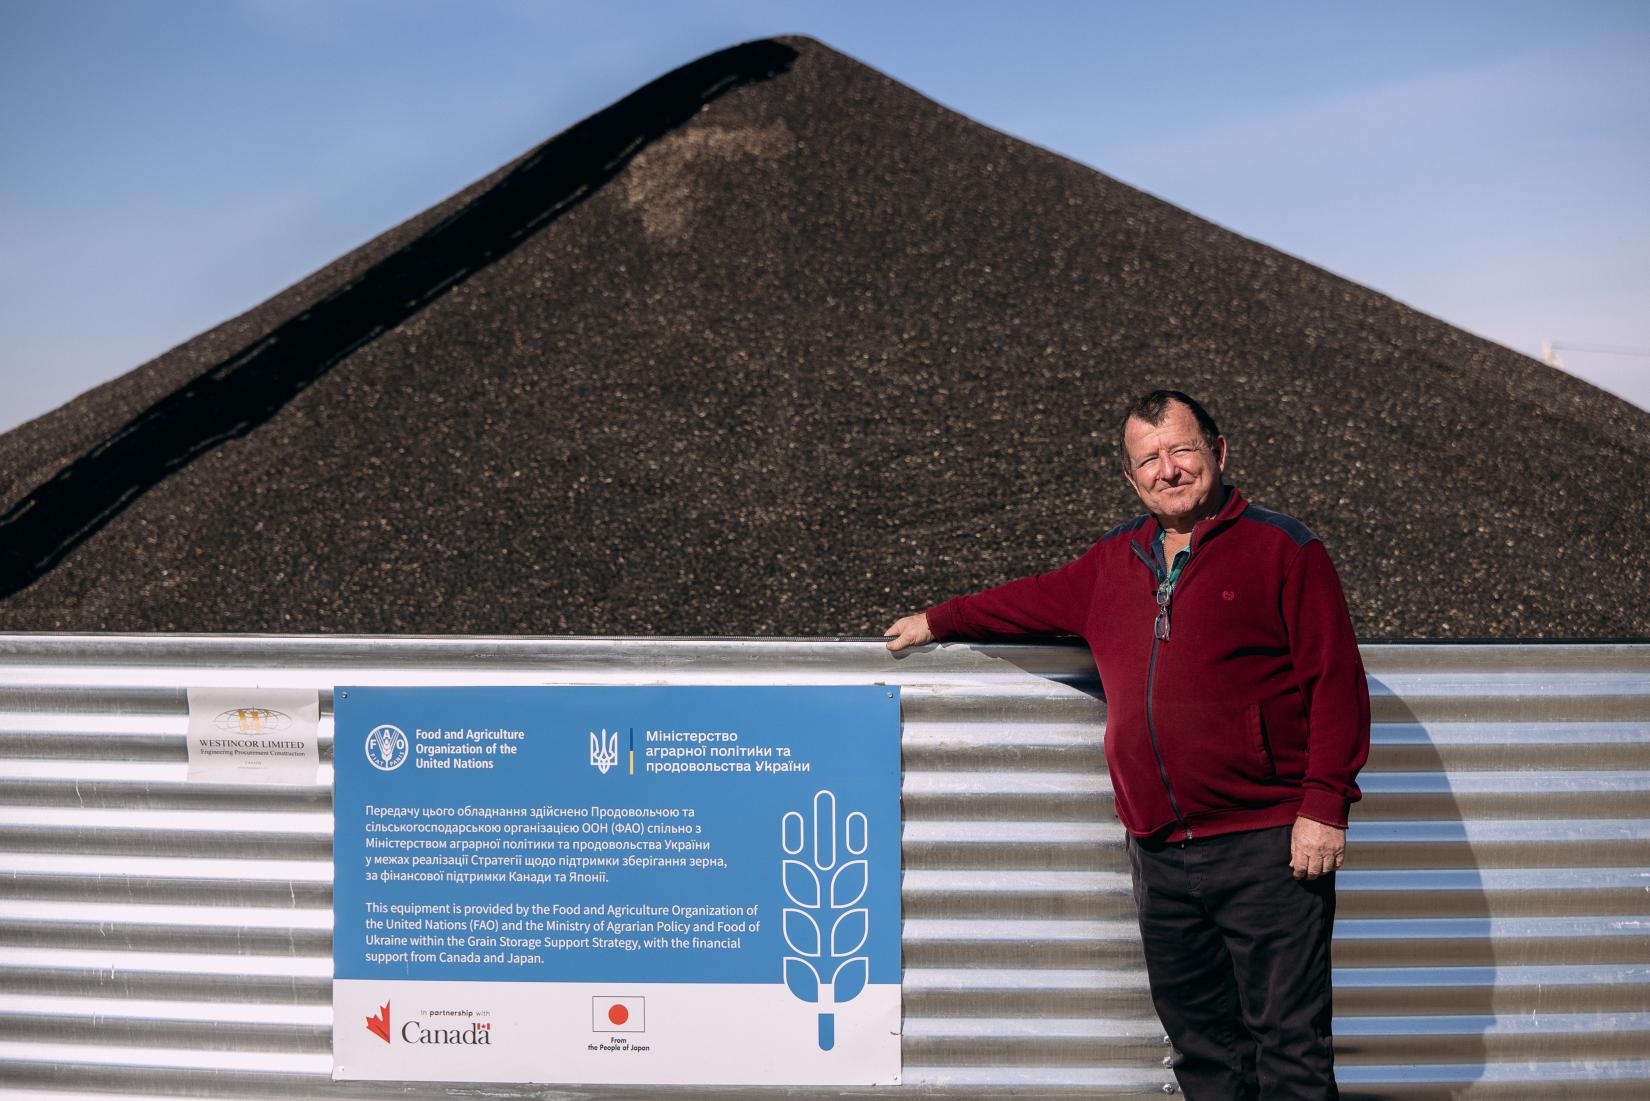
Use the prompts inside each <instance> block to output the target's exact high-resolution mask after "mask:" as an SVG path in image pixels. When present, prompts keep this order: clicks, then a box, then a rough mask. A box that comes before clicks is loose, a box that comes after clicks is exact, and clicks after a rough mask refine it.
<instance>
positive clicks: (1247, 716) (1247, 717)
mask: <svg viewBox="0 0 1650 1101" xmlns="http://www.w3.org/2000/svg"><path fill="white" fill-rule="evenodd" d="M1243 728H1244V733H1245V735H1246V737H1245V741H1246V742H1247V743H1248V746H1249V755H1250V756H1251V757H1253V758H1254V759H1255V760H1256V761H1257V762H1258V763H1259V765H1260V775H1261V778H1262V779H1266V780H1270V779H1273V778H1274V777H1276V776H1277V774H1278V767H1277V765H1276V764H1275V763H1274V762H1273V760H1272V749H1271V747H1270V746H1269V745H1267V743H1266V716H1265V714H1264V713H1263V712H1262V711H1261V706H1260V704H1258V703H1252V704H1250V705H1249V706H1248V707H1247V708H1246V709H1245V711H1244V716H1243Z"/></svg>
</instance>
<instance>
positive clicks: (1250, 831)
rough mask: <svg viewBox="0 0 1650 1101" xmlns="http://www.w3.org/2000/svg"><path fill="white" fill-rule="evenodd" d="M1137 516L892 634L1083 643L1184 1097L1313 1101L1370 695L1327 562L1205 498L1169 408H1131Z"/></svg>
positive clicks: (1203, 416)
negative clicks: (1096, 677) (1078, 639)
mask: <svg viewBox="0 0 1650 1101" xmlns="http://www.w3.org/2000/svg"><path fill="white" fill-rule="evenodd" d="M1122 445H1123V459H1124V477H1125V479H1126V480H1127V481H1128V483H1129V485H1130V486H1132V487H1133V488H1134V491H1135V492H1136V493H1137V494H1138V495H1139V497H1140V500H1141V502H1142V503H1143V504H1145V506H1146V509H1147V514H1146V515H1144V516H1140V517H1137V518H1136V519H1133V520H1130V521H1129V522H1128V523H1126V524H1123V525H1121V526H1119V527H1116V528H1114V529H1112V530H1111V531H1109V532H1107V533H1106V534H1105V535H1103V536H1101V537H1100V540H1099V542H1097V543H1095V544H1094V546H1093V547H1092V548H1090V549H1089V551H1088V552H1087V553H1085V554H1084V555H1083V556H1082V557H1081V558H1079V559H1077V560H1076V561H1074V562H1071V563H1068V564H1067V565H1065V566H1062V567H1060V568H1059V569H1057V570H1053V571H1051V572H1049V573H1044V574H1037V575H1035V576H1032V577H1026V578H1022V579H1020V580H1018V581H1011V582H1009V583H1008V584H1006V585H1003V586H1000V587H999V588H995V589H989V590H987V591H985V592H982V593H977V594H975V595H973V596H962V597H957V598H955V599H952V600H948V601H946V602H944V603H943V604H937V605H935V606H934V607H932V608H929V609H928V610H927V611H926V612H924V613H921V614H919V615H914V616H906V617H904V618H903V619H901V620H899V621H898V622H896V623H895V624H894V625H893V626H892V627H890V628H889V629H888V630H887V631H886V632H885V633H886V634H887V635H889V636H892V637H891V638H890V641H889V642H888V648H889V649H890V650H895V651H898V650H903V649H905V648H906V647H908V646H914V645H921V644H923V643H926V642H931V641H934V640H935V639H942V640H943V639H953V638H956V639H980V638H985V637H988V636H1002V635H1018V634H1032V633H1035V634H1055V633H1060V634H1076V635H1081V636H1082V637H1083V638H1084V639H1085V640H1086V641H1087V642H1088V644H1089V647H1090V649H1091V650H1092V651H1093V652H1094V659H1095V662H1096V664H1097V665H1098V667H1099V670H1100V679H1101V683H1102V685H1103V686H1104V689H1105V693H1106V706H1107V714H1106V736H1105V747H1106V763H1107V765H1108V767H1109V768H1110V771H1111V778H1112V789H1113V793H1114V798H1115V804H1116V808H1117V814H1118V817H1119V818H1120V819H1122V822H1123V825H1124V827H1125V828H1126V830H1127V831H1128V842H1127V844H1128V850H1129V861H1130V867H1131V870H1132V872H1133V875H1134V898H1135V906H1136V908H1137V910H1138V912H1139V919H1140V932H1141V936H1142V939H1143V942H1144V945H1145V954H1146V970H1147V975H1148V977H1149V978H1150V981H1151V989H1152V1001H1153V1004H1154V1005H1155V1006H1156V1007H1157V1012H1158V1016H1159V1017H1160V1018H1161V1019H1162V1021H1163V1024H1164V1027H1165V1028H1166V1029H1167V1030H1168V1033H1169V1038H1170V1039H1171V1040H1172V1041H1173V1043H1174V1046H1175V1049H1176V1057H1175V1076H1176V1078H1178V1079H1179V1081H1180V1085H1181V1088H1182V1089H1183V1090H1184V1091H1185V1093H1186V1096H1187V1097H1189V1098H1191V1099H1192V1101H1200V1099H1205V1098H1207V1099H1230V1098H1245V1099H1249V1098H1256V1097H1259V1098H1264V1099H1266V1101H1272V1099H1278V1098H1333V1097H1335V1096H1337V1094H1336V1087H1335V1074H1334V1065H1333V1053H1332V1050H1331V1043H1330V1017H1331V1012H1330V994H1331V991H1330V964H1329V938H1330V932H1331V927H1332V925H1333V922H1334V917H1335V889H1334V871H1335V869H1336V868H1339V867H1340V866H1341V860H1342V854H1343V852H1344V850H1345V838H1346V815H1347V810H1348V807H1349V806H1350V805H1351V803H1352V802H1353V801H1355V800H1356V799H1357V798H1358V795H1359V792H1358V787H1357V784H1356V776H1357V772H1358V769H1359V768H1361V767H1362V766H1363V763H1364V761H1365V759H1366V758H1367V757H1368V754H1369V690H1368V686H1367V683H1366V681H1365V679H1364V671H1363V664H1362V661H1361V660H1360V658H1359V656H1358V648H1357V642H1356V640H1355V638H1354V637H1353V633H1352V623H1351V619H1350V617H1349V616H1348V614H1347V610H1346V600H1345V598H1344V596H1343V595H1342V593H1341V585H1340V581H1339V579H1338V578H1337V577H1336V575H1335V569H1334V566H1333V565H1331V564H1330V561H1329V556H1328V554H1327V553H1326V552H1325V551H1324V548H1323V544H1322V543H1321V542H1319V541H1318V539H1317V537H1316V536H1314V535H1313V534H1312V533H1311V532H1310V531H1308V530H1307V529H1306V527H1305V526H1304V525H1303V524H1301V523H1300V522H1298V521H1296V520H1292V519H1290V518H1289V517H1287V516H1282V515H1279V514H1278V513H1275V512H1269V511H1267V510H1265V509H1262V508H1259V507H1257V506H1255V505H1251V504H1249V503H1248V502H1247V501H1245V500H1244V499H1243V497H1242V495H1241V494H1239V493H1238V491H1237V490H1236V489H1235V488H1234V487H1232V486H1227V485H1223V484H1222V482H1221V473H1222V472H1223V471H1224V469H1225V466H1226V440H1225V438H1224V437H1223V436H1221V434H1220V431H1219V429H1218V428H1216V426H1215V422H1214V420H1213V419H1212V418H1211V417H1210V416H1209V414H1208V412H1207V411H1206V410H1204V408H1203V407H1202V406H1201V405H1199V404H1198V403H1197V402H1196V401H1194V400H1193V399H1192V398H1190V397H1188V396H1187V395H1185V394H1183V393H1180V392H1179V391H1177V390H1158V391H1155V392H1153V393H1151V394H1148V395H1146V396H1145V397H1143V398H1141V399H1140V400H1139V401H1137V402H1135V404H1134V405H1133V406H1132V407H1130V409H1129V411H1128V413H1127V415H1126V416H1125V418H1124V421H1123V432H1122Z"/></svg>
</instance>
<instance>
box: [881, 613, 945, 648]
mask: <svg viewBox="0 0 1650 1101" xmlns="http://www.w3.org/2000/svg"><path fill="white" fill-rule="evenodd" d="M882 637H884V638H886V639H887V640H888V649H890V650H892V651H894V652H895V653H896V654H897V653H899V652H900V651H901V650H903V649H905V648H906V647H907V646H921V645H923V644H924V643H929V642H933V641H934V632H933V631H930V630H929V629H928V613H927V612H919V613H917V614H916V615H908V616H906V617H905V618H904V619H897V620H895V621H894V625H893V626H892V627H889V628H888V629H887V630H885V631H883V632H882Z"/></svg>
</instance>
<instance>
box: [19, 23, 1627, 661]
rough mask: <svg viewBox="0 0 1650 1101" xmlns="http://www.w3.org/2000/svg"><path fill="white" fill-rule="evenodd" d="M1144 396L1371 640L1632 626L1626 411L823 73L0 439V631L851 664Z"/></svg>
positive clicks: (739, 65) (767, 45)
mask: <svg viewBox="0 0 1650 1101" xmlns="http://www.w3.org/2000/svg"><path fill="white" fill-rule="evenodd" d="M1415 262H1416V263H1417V264H1424V263H1426V258H1425V257H1424V256H1417V257H1416V258H1415ZM90 308H92V307H91V306H90V304H88V309H90ZM1157 385H1174V386H1178V387H1180V388H1183V389H1186V390H1189V391H1191V392H1193V393H1195V394H1199V395H1202V396H1204V397H1205V399H1206V401H1207V403H1208V404H1209V406H1210V408H1211V409H1212V410H1213V412H1214V413H1215V415H1216V416H1217V417H1218V418H1219V419H1220V420H1221V422H1222V424H1223V426H1224V427H1225V429H1226V432H1227V435H1228V437H1229V438H1230V439H1231V442H1232V450H1233V467H1232V476H1233V480H1235V481H1236V482H1237V483H1238V484H1239V485H1241V486H1242V487H1243V489H1244V491H1245V492H1246V494H1248V496H1249V497H1250V498H1251V499H1253V500H1255V501H1257V502H1259V503H1262V504H1265V505H1267V506H1269V507H1272V508H1276V509H1279V510H1282V511H1285V512H1289V513H1292V514H1294V515H1296V516H1298V517H1299V518H1301V519H1302V520H1304V521H1305V522H1306V523H1307V524H1308V525H1310V526H1311V527H1313V528H1314V529H1316V530H1317V531H1318V532H1319V533H1320V534H1321V535H1322V536H1323V537H1324V539H1325V541H1326V543H1327V544H1328V546H1329V548H1330V551H1331V553H1332V554H1333V555H1334V556H1335V557H1336V559H1337V561H1338V562H1339V564H1340V567H1341V570H1342V576H1343V577H1344V579H1345V581H1346V584H1347V589H1348V595H1349V598H1350V601H1351V605H1352V609H1353V614H1354V617H1355V619H1356V622H1357V626H1358V629H1359V631H1360V633H1361V634H1362V635H1363V636H1364V637H1366V638H1378V637H1425V638H1462V637H1484V636H1503V637H1507V636H1510V637H1526V638H1532V637H1553V636H1594V637H1597V636H1639V635H1644V634H1646V633H1650V628H1647V624H1650V495H1647V494H1646V493H1645V472H1646V471H1647V470H1650V414H1646V413H1644V412H1642V411H1639V410H1636V409H1634V408H1632V407H1631V406H1629V405H1627V404H1625V403H1623V402H1621V401H1618V400H1615V399H1614V398H1611V397H1609V396H1608V395H1606V394H1604V393H1602V392H1601V391H1599V390H1596V389H1594V388H1592V387H1590V386H1588V385H1586V384H1585V383H1582V382H1579V381H1577V380H1575V379H1573V378H1570V377H1568V376H1566V375H1564V374H1562V373H1560V372H1557V371H1554V370H1551V369H1549V368H1546V367H1544V366H1543V365H1541V364H1540V363H1537V362H1536V361H1534V360H1531V359H1528V358H1526V357H1524V356H1520V355H1517V354H1515V353H1513V352H1511V351H1509V350H1507V349H1506V348H1503V347H1500V346H1498V345H1495V344H1491V343H1488V342H1486V341H1483V340H1480V339H1477V338H1475V337H1472V336H1470V335H1468V334H1466V333H1463V332H1461V331H1459V330H1457V329H1454V328H1451V327H1450V326H1448V325H1446V324H1443V323H1442V322H1439V321H1437V320H1435V319H1433V318H1430V317H1427V316H1425V315H1423V314H1420V313H1417V312H1415V311H1414V310H1411V309H1408V308H1406V307H1404V306H1402V305H1400V304H1398V303H1397V302H1394V301H1392V300H1391V299H1388V298H1385V297H1382V296H1381V295H1379V294H1375V293H1373V292H1371V291H1368V290H1366V289H1364V288H1362V287H1359V286H1356V285H1354V284H1352V283H1348V282H1346V281H1345V280H1342V279H1339V278H1337V277H1335V276H1333V275H1330V274H1328V273H1327V272H1324V271H1322V270H1320V269H1318V268H1315V267H1312V266H1311V265H1309V264H1305V263H1301V262H1300V261H1298V260H1294V259H1292V258H1290V257H1288V256H1285V255H1283V254H1281V253H1278V252H1276V251H1274V250H1272V249H1270V248H1266V247H1264V246H1262V245H1259V244H1256V243H1255V242H1253V241H1249V240H1246V239H1244V238H1242V237H1240V236H1237V235H1236V234H1233V233H1231V232H1228V231H1226V230H1223V229H1220V228H1218V227H1216V226H1213V225H1211V224H1209V223H1208V222H1205V221H1203V220H1201V219H1199V218H1197V217H1195V216H1193V215H1191V214H1188V213H1186V212H1185V211H1182V210H1179V209H1176V208H1175V207H1172V206H1169V205H1167V204H1165V203H1163V202H1160V201H1158V200H1156V199H1153V198H1151V197H1149V196H1147V195H1144V194H1142V193H1140V192H1139V191H1136V190H1133V189H1132V188H1129V187H1126V186H1124V185H1122V184H1120V183H1118V182H1117V181H1115V180H1112V179H1109V178H1108V177H1106V176H1104V175H1101V174H1100V173H1098V172H1094V171H1091V170H1090V169H1088V168H1085V167H1083V166H1081V165H1077V164H1074V163H1072V162H1070V161H1067V160H1064V159H1062V158H1060V157H1057V156H1054V155H1052V154H1050V153H1047V152H1044V151H1042V150H1040V149H1036V148H1033V147H1031V146H1028V145H1026V144H1024V143H1022V142H1019V141H1016V140H1014V139H1013V138H1009V137H1005V136H1004V135H1002V134H998V133H996V132H994V131H991V130H989V129H986V128H985V127H982V126H980V125H978V124H977V123H974V122H971V121H970V120H968V119H966V118H964V117H962V116H960V115H957V114H955V113H953V112H951V111H948V110H946V109H944V108H942V107H940V106H938V105H937V104H934V103H932V102H930V101H928V100H926V99H924V98H923V97H921V96H919V95H917V94H916V93H914V92H912V91H911V90H910V89H908V88H905V87H903V86H901V85H899V84H897V83H895V82H893V81H891V80H889V79H887V78H886V77H883V76H881V75H880V74H878V73H876V72H873V71H871V70H869V69H867V68H865V67H864V66H861V65H859V64H857V63H855V62H854V61H852V60H849V59H847V58H845V57H842V56H841V55H839V54H836V53H833V52H832V51H830V50H828V49H826V48H824V47H822V46H820V45H818V44H816V43H813V42H809V41H805V40H784V41H778V42H764V43H752V44H749V45H747V46H745V47H739V48H736V49H735V50H732V51H727V52H725V53H723V54H721V55H715V56H713V57H710V58H706V59H702V60H701V61H699V62H696V63H695V65H694V66H690V67H689V68H687V69H685V70H682V71H679V72H678V73H675V74H671V75H670V76H667V77H665V78H662V79H661V81H660V82H658V83H656V84H655V85H650V86H649V87H648V88H646V89H643V90H641V91H639V92H638V93H637V94H636V95H635V96H633V97H631V98H630V99H629V100H626V101H624V102H623V103H621V104H618V105H616V106H615V107H614V108H612V109H610V110H609V111H607V112H604V113H602V114H601V115H598V116H594V117H593V118H592V119H591V120H587V122H586V123H584V124H581V125H580V126H579V127H575V128H574V129H573V130H571V131H569V132H568V133H566V134H564V135H561V136H559V137H558V138H555V139H552V140H551V141H550V142H548V143H547V144H546V145H545V146H543V147H541V148H540V149H538V150H535V151H533V153H531V154H529V155H528V156H527V157H524V158H523V159H522V160H521V161H519V162H517V163H516V164H514V165H511V166H506V167H505V168H504V169H501V170H500V171H499V172H498V173H496V174H495V175H494V176H492V177H489V178H488V179H486V180H483V181H481V182H480V183H478V184H476V185H475V186H474V187H472V188H470V189H468V190H466V191H465V192H463V193H462V194H460V195H457V196H455V197H454V198H452V199H451V200H449V201H447V202H445V203H443V204H441V205H440V206H438V207H436V208H434V209H432V210H430V211H427V212H426V213H424V214H422V215H420V216H419V217H417V218H414V219H413V220H412V221H410V222H408V223H407V224H405V225H403V226H401V227H399V228H397V229H395V230H392V231H390V232H389V233H387V234H385V235H384V236H383V237H381V238H379V239H378V240H376V241H374V242H372V243H370V244H368V245H366V246H364V247H363V248H361V249H359V250H357V251H356V252H354V253H352V254H350V255H348V256H346V257H344V258H342V259H340V260H339V261H337V262H336V263H334V264H333V265H331V266H330V267H328V268H326V269H325V270H323V271H320V272H318V273H316V274H315V275H313V276H311V277H310V278H309V279H306V280H305V281H303V282H302V283H300V284H298V285H297V286H294V287H292V288H290V289H289V290H287V291H285V292H283V293H281V294H279V295H277V296H276V297H274V298H272V299H271V300H270V301H268V302H266V303H264V304H263V305H261V306H259V307H257V308H256V309H254V310H252V311H250V312H248V313H247V314H245V315H243V316H241V317H239V318H236V319H235V320H233V321H230V322H228V323H227V324H225V325H223V326H221V327H219V328H217V329H215V330H213V331H211V332H208V333H206V334H204V335H202V336H200V337H198V338H196V339H195V340H193V341H190V342H189V343H187V344H185V345H183V346H181V347H179V348H177V349H174V350H173V351H171V352H169V353H167V354H166V355H164V356H161V357H160V358H159V359H157V360H155V361H153V362H151V363H149V364H146V365H144V366H142V367H140V368H138V369H137V370H135V371H133V372H132V373H130V374H128V375H126V376H125V377H123V378H121V379H118V380H116V381H114V382H111V383H109V384H108V385H106V386H103V387H101V388H99V389H98V390H95V391H93V392H91V393H89V394H87V395H85V396H83V397H81V398H79V399H77V400H76V401H74V402H71V403H70V404H69V405H66V406H64V407H63V408H62V409H59V410H57V411H56V412H54V413H51V414H49V415H47V416H45V417H42V418H40V419H39V420H36V421H34V422H32V423H30V424H27V425H25V426H23V427H21V428H19V429H17V430H15V431H13V432H11V433H9V434H7V435H6V436H4V437H0V511H3V512H4V515H3V517H0V573H3V574H4V577H3V578H0V580H3V581H4V584H3V585H0V592H3V593H5V594H6V595H5V598H4V600H3V601H0V629H4V630H98V631H127V630H172V631H179V630H183V631H277V632H288V631H349V632H429V633H453V632H475V633H517V632H519V633H535V634H557V633H577V634H717V635H726V634H733V635H745V634H748V635H759V634H790V635H817V634H864V633H868V632H870V631H873V630H874V629H876V628H879V627H881V626H882V625H883V624H884V623H886V622H888V620H890V619H891V618H892V617H893V616H894V615H896V614H897V613H900V612H903V611H906V610H909V609H912V608H916V607H920V606H922V605H924V604H925V603H928V602H930V601H934V600H937V599H940V598H942V597H945V596H949V595H951V594H953V593H955V592H959V591H965V590H972V589H975V588H978V587H980V586H983V585H986V584H990V583H994V582H998V581H1002V580H1006V579H1008V578H1010V577H1014V576H1017V575H1019V574H1022V573H1026V572H1029V571H1032V570H1037V569H1044V568H1048V567H1050V566H1052V565H1055V564H1057V563H1059V562H1061V561H1064V560H1065V559H1067V558H1069V557H1071V556H1074V555H1076V554H1078V553H1079V552H1081V551H1082V550H1083V549H1084V548H1085V547H1086V546H1087V545H1088V544H1089V542H1091V541H1092V540H1093V538H1094V537H1095V536H1096V535H1097V534H1098V533H1099V532H1101V531H1103V530H1105V529H1106V528H1108V527H1110V526H1112V525H1113V524H1115V523H1117V522H1118V521H1119V520H1121V519H1123V518H1125V517H1127V516H1129V515H1132V514H1133V513H1134V512H1135V511H1137V508H1136V506H1135V503H1134V502H1133V501H1132V499H1131V497H1130V495H1129V494H1128V493H1127V492H1126V490H1125V488H1124V485H1123V482H1122V480H1121V478H1120V476H1119V474H1118V471H1117V467H1116V460H1115V458H1114V449H1115V442H1114V441H1115V431H1116V423H1115V422H1116V416H1117V413H1118V410H1119V409H1120V407H1121V406H1122V404H1123V403H1124V402H1125V400H1126V399H1127V398H1128V397H1129V396H1132V395H1133V394H1135V393H1137V392H1139V391H1142V390H1144V389H1148V388H1151V387H1154V386H1157Z"/></svg>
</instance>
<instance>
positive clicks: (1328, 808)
mask: <svg viewBox="0 0 1650 1101" xmlns="http://www.w3.org/2000/svg"><path fill="white" fill-rule="evenodd" d="M928 622H929V625H930V628H932V625H933V622H934V621H933V620H929V621H928ZM1350 809H1351V804H1350V803H1348V802H1347V801H1346V800H1345V799H1342V798H1341V797H1340V796H1338V795H1331V794H1330V793H1329V792H1327V791H1321V790H1319V789H1316V788H1307V789H1306V793H1305V795H1304V797H1303V798H1302V799H1301V807H1300V811H1299V812H1298V813H1299V814H1300V816H1301V817H1302V818H1310V819H1312V821H1314V822H1321V823H1323V824H1324V825H1326V826H1334V827H1335V828H1337V829H1342V830H1344V829H1346V812H1347V811H1348V810H1350Z"/></svg>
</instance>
